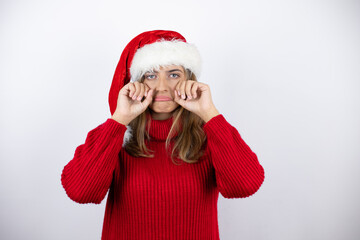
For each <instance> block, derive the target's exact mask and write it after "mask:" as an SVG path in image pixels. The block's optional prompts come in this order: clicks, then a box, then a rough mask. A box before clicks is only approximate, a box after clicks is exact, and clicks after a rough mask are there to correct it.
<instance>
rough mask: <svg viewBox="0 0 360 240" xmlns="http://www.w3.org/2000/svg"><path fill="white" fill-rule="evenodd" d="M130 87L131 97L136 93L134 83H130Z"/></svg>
mask: <svg viewBox="0 0 360 240" xmlns="http://www.w3.org/2000/svg"><path fill="white" fill-rule="evenodd" d="M128 88H129V90H130V93H129V97H132V96H133V95H134V93H135V86H134V83H132V82H131V83H130V84H129V85H128Z"/></svg>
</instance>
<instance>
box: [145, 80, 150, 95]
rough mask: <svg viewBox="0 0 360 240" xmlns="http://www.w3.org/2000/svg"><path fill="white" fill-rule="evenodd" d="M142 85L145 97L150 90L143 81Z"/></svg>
mask: <svg viewBox="0 0 360 240" xmlns="http://www.w3.org/2000/svg"><path fill="white" fill-rule="evenodd" d="M144 86H145V93H144V96H145V97H146V96H147V95H148V92H149V90H150V88H149V86H148V85H147V84H145V83H144Z"/></svg>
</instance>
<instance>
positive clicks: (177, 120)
mask: <svg viewBox="0 0 360 240" xmlns="http://www.w3.org/2000/svg"><path fill="white" fill-rule="evenodd" d="M186 76H187V79H191V80H194V81H197V79H196V76H195V74H193V73H192V72H191V71H190V70H188V69H186ZM144 79H145V77H144V76H142V77H141V79H140V80H139V81H140V82H143V81H144ZM147 114H150V110H149V108H147V109H146V110H145V111H144V112H143V113H141V114H140V115H139V116H138V117H136V118H135V119H134V120H132V121H131V122H130V123H129V126H130V127H131V130H132V135H131V137H130V138H129V140H128V141H127V143H126V144H125V146H124V148H125V150H126V151H127V152H128V153H129V154H130V155H132V156H134V157H149V158H152V157H154V154H151V153H150V152H153V151H152V150H150V149H148V148H147V146H146V143H145V139H147V140H150V136H149V132H148V131H147V130H146V127H147V124H148V125H150V122H151V118H149V119H150V120H149V121H148V122H147V117H146V116H147ZM171 117H173V118H174V120H173V124H172V126H171V128H170V132H169V135H168V136H167V138H166V142H165V148H166V153H168V150H169V145H170V141H172V139H171V138H172V136H173V134H174V133H175V132H178V135H177V136H175V137H174V141H175V142H174V145H173V148H172V151H171V160H172V162H173V163H174V164H176V165H179V164H178V163H177V162H176V161H175V159H174V157H176V158H180V159H181V160H182V161H184V162H187V163H196V162H197V161H198V159H199V158H200V157H201V156H202V155H203V154H204V147H205V145H206V141H207V138H206V134H205V133H204V131H203V129H202V126H203V124H205V122H204V120H202V119H201V118H200V117H199V116H198V115H196V114H195V113H192V112H190V111H188V110H186V109H185V108H183V107H182V106H181V105H179V106H178V107H177V108H176V109H175V110H174V111H173V113H172V116H171ZM180 125H181V132H179V131H180ZM176 154H177V156H176Z"/></svg>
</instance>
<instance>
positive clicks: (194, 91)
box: [191, 82, 199, 98]
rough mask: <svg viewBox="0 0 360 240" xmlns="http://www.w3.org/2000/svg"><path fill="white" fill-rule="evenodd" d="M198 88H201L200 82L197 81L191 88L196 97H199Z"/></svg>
mask: <svg viewBox="0 0 360 240" xmlns="http://www.w3.org/2000/svg"><path fill="white" fill-rule="evenodd" d="M198 88H199V84H198V83H197V82H195V83H194V85H193V87H192V88H191V93H192V95H193V97H194V98H196V97H197V94H196V92H197V90H198Z"/></svg>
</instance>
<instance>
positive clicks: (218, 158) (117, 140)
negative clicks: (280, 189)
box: [61, 114, 265, 240]
mask: <svg viewBox="0 0 360 240" xmlns="http://www.w3.org/2000/svg"><path fill="white" fill-rule="evenodd" d="M171 124H172V119H171V118H170V119H167V120H154V119H152V121H151V127H150V132H149V133H150V136H151V137H152V141H150V142H148V141H147V144H148V146H149V148H150V149H152V150H155V153H154V154H155V157H154V158H143V157H140V158H134V157H132V156H130V155H129V154H128V153H127V152H126V151H124V148H122V144H123V139H124V134H125V131H126V129H127V128H126V126H124V125H122V124H120V123H118V122H116V121H115V120H113V119H111V118H109V119H107V120H106V121H105V122H104V123H102V124H101V125H99V126H98V127H96V128H95V129H93V130H91V131H90V132H89V133H88V135H87V137H86V140H85V143H84V144H82V145H80V146H78V147H77V148H76V151H75V154H74V158H73V159H72V160H71V161H70V162H69V163H68V164H67V165H66V166H65V167H64V169H63V171H62V174H61V182H62V185H63V187H64V189H65V191H66V193H67V195H68V196H69V198H71V199H72V200H74V201H75V202H77V203H96V204H99V203H101V202H102V200H103V199H104V198H105V196H106V194H107V192H108V190H109V194H108V198H107V202H106V210H105V215H104V222H103V230H102V236H101V239H102V240H124V239H127V240H132V239H134V240H135V239H136V240H142V239H144V240H145V239H146V240H155V239H156V240H161V239H168V240H175V239H178V240H180V239H193V240H197V239H198V240H200V239H201V240H204V239H215V240H217V239H219V229H218V215H217V201H218V196H219V192H220V193H221V194H222V195H223V196H224V197H225V198H245V197H249V196H251V195H252V194H254V193H255V192H257V190H258V189H259V188H260V186H261V185H262V183H263V181H264V178H265V175H264V169H263V167H262V166H261V165H260V163H259V161H258V158H257V155H256V154H255V153H254V152H253V151H252V150H251V149H250V148H249V146H248V145H247V144H246V143H245V141H244V140H243V139H242V137H241V136H240V134H239V132H238V131H237V130H236V128H235V127H233V126H232V125H230V124H229V123H228V122H227V121H226V119H225V118H224V116H223V115H222V114H219V115H217V116H215V117H213V118H212V119H211V120H210V121H208V122H206V123H205V124H204V125H203V130H204V132H205V133H206V136H207V144H206V151H205V152H206V154H205V155H204V156H203V157H202V158H200V160H199V162H198V163H195V164H188V163H185V162H182V161H181V160H179V159H178V161H181V162H182V165H175V164H173V162H172V161H171V159H170V156H168V155H167V154H166V151H165V139H166V137H167V134H168V133H169V131H170V127H171ZM172 144H173V142H172V143H171V147H172V146H173V145H172Z"/></svg>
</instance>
